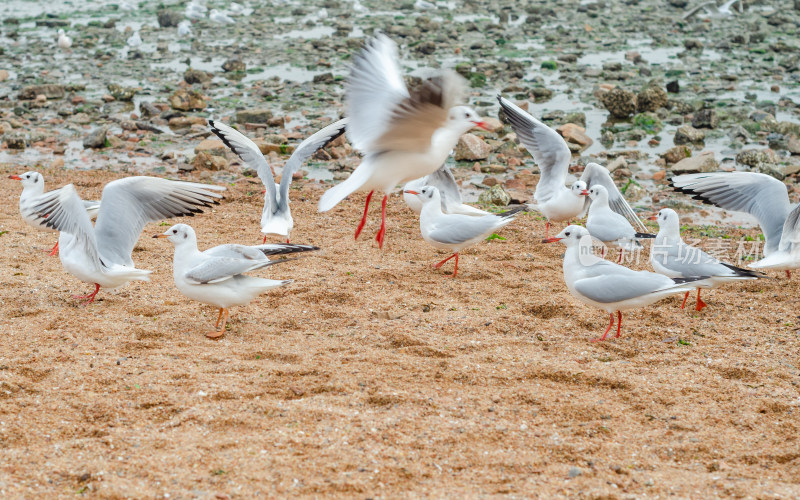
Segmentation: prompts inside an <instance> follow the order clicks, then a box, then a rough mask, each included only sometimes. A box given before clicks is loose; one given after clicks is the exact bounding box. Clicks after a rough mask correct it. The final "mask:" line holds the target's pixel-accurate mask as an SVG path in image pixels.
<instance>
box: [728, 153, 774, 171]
mask: <svg viewBox="0 0 800 500" xmlns="http://www.w3.org/2000/svg"><path fill="white" fill-rule="evenodd" d="M778 161H779V158H778V156H777V155H776V154H775V152H774V151H772V150H771V149H745V150H744V151H740V152H739V154H737V155H736V163H739V164H741V165H747V166H748V167H751V168H758V167H760V166H761V165H762V164H764V163H778Z"/></svg>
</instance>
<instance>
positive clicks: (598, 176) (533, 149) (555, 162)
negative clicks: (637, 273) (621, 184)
mask: <svg viewBox="0 0 800 500" xmlns="http://www.w3.org/2000/svg"><path fill="white" fill-rule="evenodd" d="M497 100H498V101H499V102H500V107H501V108H502V109H503V111H504V112H505V115H506V117H507V118H508V121H509V122H510V123H511V128H513V129H514V132H515V133H516V134H517V138H518V139H519V141H520V142H521V143H522V145H523V146H525V149H527V150H528V152H529V153H530V154H531V156H533V159H534V161H535V162H536V164H537V165H538V166H539V170H540V172H541V175H540V177H539V182H538V183H537V185H536V192H535V193H534V194H533V198H534V199H535V200H536V203H537V207H538V209H539V211H540V212H541V213H542V215H544V216H545V217H546V218H547V227H546V232H545V234H546V235H547V236H549V234H550V221H555V222H561V221H568V220H570V219H572V218H574V217H582V216H583V214H585V213H586V210H587V209H588V207H589V203H590V200H588V199H586V198H585V196H586V194H587V190H588V189H589V188H590V187H592V186H595V185H601V186H604V187H605V188H606V190H607V191H608V193H609V203H610V206H611V208H612V209H613V210H614V211H615V212H617V213H618V214H620V215H622V216H624V217H625V218H626V219H628V221H630V223H631V224H633V225H634V226H636V229H637V230H638V231H639V232H642V233H643V232H645V231H647V228H646V227H645V225H644V223H643V222H642V221H641V220H640V219H639V217H638V216H637V215H636V212H634V211H633V209H632V208H631V206H630V205H628V202H627V201H625V198H624V197H623V196H622V193H621V192H620V191H619V189H617V186H616V184H614V180H613V179H612V178H611V173H610V172H609V171H608V169H607V168H605V167H603V166H602V165H599V164H597V163H588V164H587V165H586V167H585V168H584V170H583V174H581V178H580V179H579V180H577V181H575V182H573V183H572V185H571V186H570V187H567V186H566V182H567V174H568V173H569V162H570V158H572V152H570V150H569V146H567V143H566V141H565V140H564V138H563V137H561V135H559V133H558V132H556V131H555V130H553V129H552V128H550V127H548V126H547V125H545V124H544V123H542V122H540V121H539V120H537V119H536V118H534V117H533V116H531V115H530V114H528V113H526V112H525V111H524V110H522V108H520V107H519V106H517V105H516V104H514V103H512V102H511V101H509V100H508V99H506V98H504V97H501V96H499V95H498V96H497Z"/></svg>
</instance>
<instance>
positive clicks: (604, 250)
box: [600, 246, 608, 259]
mask: <svg viewBox="0 0 800 500" xmlns="http://www.w3.org/2000/svg"><path fill="white" fill-rule="evenodd" d="M606 250H608V247H606V246H604V247H603V249H602V250H600V258H601V259H605V258H606Z"/></svg>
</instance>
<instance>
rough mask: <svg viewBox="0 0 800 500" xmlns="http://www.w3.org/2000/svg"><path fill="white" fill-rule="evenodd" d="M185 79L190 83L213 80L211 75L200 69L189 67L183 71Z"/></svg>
mask: <svg viewBox="0 0 800 500" xmlns="http://www.w3.org/2000/svg"><path fill="white" fill-rule="evenodd" d="M183 79H184V80H185V81H186V83H188V84H195V83H205V82H209V81H211V75H210V74H209V73H207V72H205V71H201V70H199V69H192V68H189V69H187V70H186V71H184V73H183Z"/></svg>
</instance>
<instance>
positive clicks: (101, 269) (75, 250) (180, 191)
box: [31, 177, 225, 304]
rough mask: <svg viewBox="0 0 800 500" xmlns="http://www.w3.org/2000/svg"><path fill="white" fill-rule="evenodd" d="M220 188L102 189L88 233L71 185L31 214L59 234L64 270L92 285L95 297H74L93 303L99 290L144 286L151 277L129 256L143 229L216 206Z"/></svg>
mask: <svg viewBox="0 0 800 500" xmlns="http://www.w3.org/2000/svg"><path fill="white" fill-rule="evenodd" d="M224 190H225V188H224V187H222V186H211V185H206V184H196V183H193V182H179V181H170V180H167V179H160V178H157V177H126V178H124V179H119V180H116V181H112V182H109V183H108V184H106V186H105V188H103V195H102V199H101V201H100V210H99V213H98V215H97V224H96V225H95V226H94V227H92V222H91V220H90V219H89V215H88V214H87V213H86V208H85V206H84V204H83V201H82V200H81V199H80V197H79V196H78V193H77V192H76V191H75V187H74V186H73V185H72V184H68V185H66V186H64V187H62V188H61V189H56V190H55V191H50V192H49V193H46V194H44V195H42V196H40V197H39V198H37V199H36V204H35V205H34V206H32V207H31V210H32V211H33V212H34V213H36V214H37V220H38V221H39V222H41V223H43V224H45V225H47V227H50V228H52V229H55V230H57V231H61V234H60V235H59V237H58V243H59V247H60V252H59V257H60V258H61V265H62V266H63V267H64V270H65V271H67V272H68V273H70V274H72V275H73V276H75V277H76V278H78V279H79V280H81V281H85V282H87V283H92V284H94V286H95V289H94V292H93V293H90V294H87V295H83V296H75V297H74V298H78V299H86V301H85V302H84V303H85V304H88V303H90V302H93V301H94V299H95V297H96V296H97V292H99V291H100V288H101V287H103V288H109V289H113V288H117V287H120V286H122V285H124V284H126V283H128V282H129V281H132V280H140V281H149V280H150V273H151V271H148V270H143V269H137V268H136V266H135V264H134V263H133V259H131V253H132V252H133V247H134V245H135V244H136V241H137V240H138V239H139V235H140V234H141V232H142V229H144V226H145V224H147V223H148V222H154V221H158V220H162V219H170V218H172V217H181V216H193V215H194V214H196V213H200V212H202V211H203V210H202V208H204V207H209V206H211V205H213V204H217V203H218V200H219V199H220V198H222V195H221V194H219V191H224Z"/></svg>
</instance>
